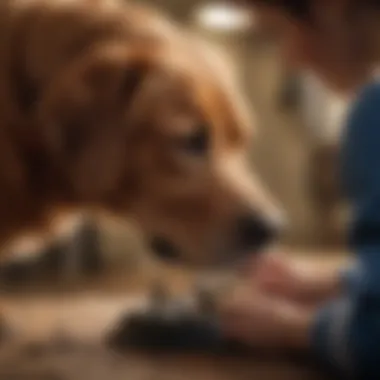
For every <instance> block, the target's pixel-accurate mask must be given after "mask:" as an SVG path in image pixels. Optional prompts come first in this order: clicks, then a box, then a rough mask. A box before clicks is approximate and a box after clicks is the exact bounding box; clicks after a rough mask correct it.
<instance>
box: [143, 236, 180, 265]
mask: <svg viewBox="0 0 380 380" xmlns="http://www.w3.org/2000/svg"><path fill="white" fill-rule="evenodd" d="M150 247H151V249H152V250H153V253H154V254H155V255H156V256H157V257H158V258H160V259H161V260H165V261H176V260H177V259H178V256H179V253H178V250H177V249H176V248H175V247H174V245H173V244H171V243H170V242H169V241H168V240H167V239H165V238H162V237H158V236H155V237H153V238H151V239H150Z"/></svg>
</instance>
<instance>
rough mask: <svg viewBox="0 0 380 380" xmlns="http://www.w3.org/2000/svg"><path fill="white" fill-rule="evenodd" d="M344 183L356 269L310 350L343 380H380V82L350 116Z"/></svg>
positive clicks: (321, 317)
mask: <svg viewBox="0 0 380 380" xmlns="http://www.w3.org/2000/svg"><path fill="white" fill-rule="evenodd" d="M341 158H342V183H343V188H344V191H345V192H346V196H347V198H348V200H349V202H350V204H351V206H352V212H353V220H352V223H351V226H350V231H349V244H350V248H351V250H352V251H353V252H354V254H355V257H356V264H355V265H354V267H353V268H352V269H351V270H349V271H347V272H345V273H343V275H342V283H343V289H344V292H343V294H342V296H341V297H340V298H339V299H336V300H333V301H332V302H331V303H329V304H328V305H325V307H323V308H322V309H321V310H320V312H319V314H318V316H317V319H316V321H315V328H314V329H313V342H314V349H315V350H316V353H317V354H318V356H319V357H320V358H321V359H323V361H324V363H325V364H327V365H328V366H329V367H330V368H331V369H333V370H334V372H335V373H336V374H339V375H341V376H342V377H343V378H354V379H365V380H371V379H378V380H379V379H380V83H372V84H370V85H368V86H366V87H365V88H364V89H363V90H362V91H361V93H360V94H359V96H358V99H357V100H356V102H355V104H354V106H353V108H352V110H351V113H350V115H349V117H348V121H347V126H346V130H345V135H344V139H343V145H342V156H341Z"/></svg>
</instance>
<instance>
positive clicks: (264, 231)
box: [236, 214, 280, 251]
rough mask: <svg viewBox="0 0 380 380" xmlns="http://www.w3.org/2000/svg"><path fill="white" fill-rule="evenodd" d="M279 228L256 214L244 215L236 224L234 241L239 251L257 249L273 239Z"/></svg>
mask: <svg viewBox="0 0 380 380" xmlns="http://www.w3.org/2000/svg"><path fill="white" fill-rule="evenodd" d="M279 232H280V229H279V227H278V226H276V225H275V223H272V222H271V221H268V220H265V219H264V218H262V217H259V216H257V215H254V214H253V215H251V214H248V215H244V216H242V217H240V218H239V219H238V221H237V224H236V242H237V246H238V249H239V250H240V251H247V250H258V249H260V248H263V247H264V246H265V245H267V244H269V243H270V242H271V241H272V240H274V239H275V238H276V237H277V235H278V234H279Z"/></svg>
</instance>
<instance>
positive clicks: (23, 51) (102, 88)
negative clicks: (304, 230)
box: [0, 0, 277, 262]
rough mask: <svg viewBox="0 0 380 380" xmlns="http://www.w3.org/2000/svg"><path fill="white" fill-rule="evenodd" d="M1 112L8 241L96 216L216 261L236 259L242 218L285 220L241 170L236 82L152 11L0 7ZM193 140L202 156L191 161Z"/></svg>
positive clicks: (35, 3)
mask: <svg viewBox="0 0 380 380" xmlns="http://www.w3.org/2000/svg"><path fill="white" fill-rule="evenodd" d="M0 115H1V118H0V215H1V219H0V240H1V242H2V243H4V242H6V240H7V239H8V238H10V237H13V236H14V235H15V234H18V233H21V232H22V231H23V230H28V229H31V228H37V227H41V226H44V225H45V224H46V223H48V222H49V219H50V218H51V215H52V214H53V212H55V211H56V210H65V211H71V210H77V209H80V208H95V209H97V208H100V209H104V210H106V211H109V212H113V213H116V214H118V215H120V216H125V217H129V218H133V219H135V220H136V221H137V222H138V223H139V225H141V227H142V228H143V229H144V230H145V231H146V232H147V233H151V234H158V235H162V236H165V237H167V238H169V239H170V240H171V241H173V242H174V243H175V244H176V245H178V247H180V248H181V250H182V252H183V258H184V259H187V260H193V261H196V262H206V261H207V262H210V261H214V260H216V259H217V255H218V254H221V255H229V254H232V253H233V251H234V239H233V233H232V231H233V230H234V227H235V222H236V220H237V218H238V217H239V215H241V214H243V213H245V212H246V210H252V212H253V211H254V212H256V213H258V214H260V215H263V216H264V217H267V216H268V218H271V217H272V216H273V215H274V213H276V212H277V208H276V207H275V206H274V205H273V203H272V201H271V200H270V199H268V197H267V195H266V191H263V190H262V188H261V187H260V186H259V184H258V183H257V182H256V181H255V180H254V179H253V177H252V175H251V173H249V169H248V165H247V164H246V163H245V153H246V151H247V146H248V145H247V141H248V137H249V130H250V129H251V125H250V121H249V118H248V117H247V112H246V111H245V110H244V105H243V102H242V100H241V99H240V98H239V94H238V91H236V89H235V88H234V79H233V78H232V77H231V76H230V74H229V72H228V70H226V69H225V68H224V66H223V63H222V62H221V60H220V58H219V57H217V55H216V54H215V53H214V52H212V51H211V49H210V48H209V47H206V46H204V44H203V43H201V42H200V41H197V39H196V38H195V37H194V36H192V35H191V34H190V33H188V32H185V31H184V30H181V29H180V28H179V27H177V26H176V25H175V24H173V23H171V22H169V21H167V20H166V19H164V18H162V17H161V16H160V15H158V14H156V13H155V12H152V11H148V10H146V9H144V8H139V7H137V6H135V5H128V4H125V3H124V2H122V1H120V2H118V1H116V0H115V1H112V0H109V1H106V0H104V1H89V0H87V1H86V0H2V2H1V5H0ZM197 133H203V134H205V136H203V139H204V140H205V143H206V147H205V149H204V151H200V152H193V151H192V147H191V146H190V147H188V145H187V144H188V142H189V141H190V142H191V139H192V138H195V139H196V134H197ZM201 138H202V136H201Z"/></svg>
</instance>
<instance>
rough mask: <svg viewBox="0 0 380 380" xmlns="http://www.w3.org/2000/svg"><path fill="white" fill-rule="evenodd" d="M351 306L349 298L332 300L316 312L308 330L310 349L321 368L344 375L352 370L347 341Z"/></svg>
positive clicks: (347, 375) (350, 324)
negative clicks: (310, 338)
mask: <svg viewBox="0 0 380 380" xmlns="http://www.w3.org/2000/svg"><path fill="white" fill-rule="evenodd" d="M354 307H355V305H354V302H353V300H352V299H350V298H349V297H342V298H339V299H336V300H334V301H332V302H331V303H329V304H327V305H325V306H324V307H323V308H322V309H321V310H320V311H319V312H318V313H317V316H316V319H315V323H314V326H313V329H312V343H313V347H312V349H313V351H314V353H315V354H316V357H317V359H318V360H319V361H320V363H321V364H322V365H323V367H324V368H325V369H327V370H330V371H331V372H332V373H333V374H334V375H339V376H341V377H344V378H346V377H347V378H349V377H350V375H352V374H353V373H354V370H355V368H354V366H353V362H352V358H353V355H352V352H351V351H350V350H351V348H352V345H351V344H350V343H351V342H349V334H350V329H351V327H352V321H353V313H354Z"/></svg>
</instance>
